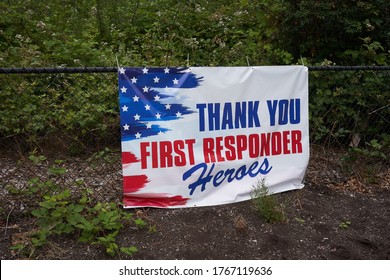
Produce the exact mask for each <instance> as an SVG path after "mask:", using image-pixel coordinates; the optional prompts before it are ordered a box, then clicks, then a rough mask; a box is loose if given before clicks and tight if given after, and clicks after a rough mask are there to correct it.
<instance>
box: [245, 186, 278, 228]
mask: <svg viewBox="0 0 390 280" xmlns="http://www.w3.org/2000/svg"><path fill="white" fill-rule="evenodd" d="M251 202H252V206H253V209H254V210H255V211H256V212H257V213H258V214H259V215H260V216H261V217H262V218H263V219H264V220H265V221H266V222H267V223H276V222H280V221H283V220H284V219H285V217H284V213H283V211H282V207H281V205H280V204H279V203H278V201H277V199H276V197H275V196H274V195H270V193H269V190H268V187H267V186H266V184H265V179H262V180H260V181H258V182H257V184H256V185H255V186H253V192H252V195H251Z"/></svg>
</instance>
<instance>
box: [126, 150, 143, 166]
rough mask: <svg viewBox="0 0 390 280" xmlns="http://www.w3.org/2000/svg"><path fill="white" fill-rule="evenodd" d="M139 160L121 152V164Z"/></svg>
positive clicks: (130, 154) (131, 154) (128, 153)
mask: <svg viewBox="0 0 390 280" xmlns="http://www.w3.org/2000/svg"><path fill="white" fill-rule="evenodd" d="M139 161H140V160H139V159H137V157H136V156H135V155H134V154H133V153H130V152H123V153H122V164H128V163H134V162H139Z"/></svg>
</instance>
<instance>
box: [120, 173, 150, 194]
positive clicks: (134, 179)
mask: <svg viewBox="0 0 390 280" xmlns="http://www.w3.org/2000/svg"><path fill="white" fill-rule="evenodd" d="M149 182H150V181H149V178H148V176H146V175H134V176H123V192H124V193H132V192H136V191H139V190H140V189H142V188H144V187H145V185H146V184H147V183H149Z"/></svg>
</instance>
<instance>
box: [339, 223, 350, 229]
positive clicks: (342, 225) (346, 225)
mask: <svg viewBox="0 0 390 280" xmlns="http://www.w3.org/2000/svg"><path fill="white" fill-rule="evenodd" d="M351 224H352V223H351V222H350V221H343V222H341V223H340V224H339V228H342V229H347V228H349V226H350V225H351Z"/></svg>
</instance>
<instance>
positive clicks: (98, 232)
mask: <svg viewBox="0 0 390 280" xmlns="http://www.w3.org/2000/svg"><path fill="white" fill-rule="evenodd" d="M38 158H39V157H38ZM61 163H62V161H56V164H57V165H59V164H61ZM49 172H50V173H51V174H53V175H56V176H61V175H62V174H64V173H65V172H66V169H64V168H61V167H60V166H55V167H53V168H49ZM76 184H78V185H83V184H84V181H83V180H78V181H77V182H76ZM25 192H26V193H27V194H29V195H40V196H39V197H41V198H42V201H41V202H40V203H39V206H38V207H37V208H36V209H34V210H32V211H31V214H32V215H33V216H34V217H36V221H35V225H36V226H37V228H36V229H34V230H33V231H30V232H28V233H26V234H25V235H23V238H22V239H21V241H18V240H16V241H15V242H13V243H12V245H13V246H12V247H11V248H10V249H11V250H13V252H14V253H16V254H20V255H22V256H28V257H32V256H33V255H34V253H35V252H36V250H37V249H38V248H42V247H43V246H45V245H47V244H48V238H49V237H50V236H55V235H69V234H73V235H74V236H75V237H76V238H77V240H78V241H79V242H87V243H90V244H93V245H99V246H102V247H104V248H105V251H106V253H107V254H109V255H110V256H115V255H120V254H121V253H123V254H127V255H132V254H134V253H135V252H136V251H137V249H136V248H135V247H133V246H132V247H119V245H118V244H117V243H116V236H117V235H118V233H119V231H120V230H121V229H122V228H123V222H125V221H130V222H132V223H134V224H135V225H136V226H137V228H140V229H141V228H144V227H146V226H147V224H146V223H145V222H144V221H143V220H142V219H141V218H140V217H137V218H136V219H134V218H133V215H132V214H131V213H128V212H125V211H124V210H122V209H120V208H118V206H117V204H116V203H113V202H111V203H108V202H104V203H101V202H98V203H95V204H93V203H92V200H91V190H89V189H85V190H84V191H83V192H82V193H81V195H80V196H78V197H75V196H74V195H72V193H71V192H70V190H69V189H66V190H62V191H61V189H60V187H59V186H57V185H56V184H55V183H54V182H53V181H51V180H47V181H42V180H41V179H40V178H38V177H34V178H32V179H31V180H30V181H29V185H28V188H27V190H26V191H25Z"/></svg>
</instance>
